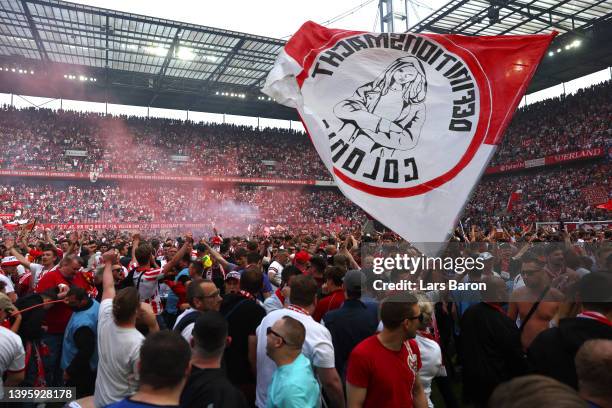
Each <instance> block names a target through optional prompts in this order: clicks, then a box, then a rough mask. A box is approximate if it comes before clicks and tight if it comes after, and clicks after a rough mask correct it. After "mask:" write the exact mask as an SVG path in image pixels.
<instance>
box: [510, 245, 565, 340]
mask: <svg viewBox="0 0 612 408" xmlns="http://www.w3.org/2000/svg"><path fill="white" fill-rule="evenodd" d="M544 266H545V264H544V261H542V260H540V259H539V258H538V257H536V256H535V255H532V254H529V253H526V254H525V255H524V256H523V257H522V266H521V276H522V278H523V282H525V286H521V287H519V288H517V289H515V290H514V291H513V292H512V295H511V296H510V304H509V308H508V317H510V318H511V319H512V320H516V318H517V316H519V317H520V325H519V328H520V331H521V344H522V345H523V349H525V350H527V348H528V347H529V345H530V344H531V342H532V341H533V339H535V338H536V337H537V335H538V334H540V333H541V332H543V331H544V330H546V329H548V328H549V326H550V321H551V320H552V319H553V318H554V317H555V315H556V314H557V311H558V310H559V302H561V301H562V300H563V299H564V297H563V294H562V293H561V292H560V291H559V290H558V289H555V288H552V287H551V279H550V277H549V276H548V274H547V273H546V270H545V269H544Z"/></svg>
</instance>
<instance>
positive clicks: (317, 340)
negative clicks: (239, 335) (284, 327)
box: [255, 309, 335, 408]
mask: <svg viewBox="0 0 612 408" xmlns="http://www.w3.org/2000/svg"><path fill="white" fill-rule="evenodd" d="M283 316H290V317H293V318H294V319H296V320H299V321H300V322H301V323H302V324H303V325H304V327H305V328H306V339H305V341H304V346H303V347H302V353H303V354H304V355H305V356H306V357H307V358H308V359H309V360H310V363H311V364H312V366H313V368H316V367H321V368H334V367H335V360H334V346H333V344H332V337H331V334H330V332H329V330H327V328H325V326H323V325H322V324H320V323H317V322H316V321H315V320H314V319H313V318H312V317H311V316H309V315H306V314H303V313H300V312H297V311H294V310H291V309H279V310H274V311H272V312H270V313H269V314H268V315H267V316H266V317H264V319H263V320H262V321H261V324H260V325H259V327H257V330H256V332H255V333H256V335H257V400H256V402H255V404H256V405H257V406H258V407H259V408H264V407H265V406H266V402H267V399H268V386H269V385H270V382H271V381H272V376H273V375H274V370H276V364H275V363H274V361H272V360H271V359H270V357H268V355H267V354H266V343H267V341H268V340H267V335H266V330H267V328H268V327H271V326H272V325H273V324H274V323H275V322H276V321H277V320H279V319H281V318H282V317H283Z"/></svg>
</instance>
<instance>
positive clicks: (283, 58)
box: [263, 22, 555, 242]
mask: <svg viewBox="0 0 612 408" xmlns="http://www.w3.org/2000/svg"><path fill="white" fill-rule="evenodd" d="M554 36H555V34H554V33H553V34H549V35H529V36H497V37H467V36H460V35H438V34H412V33H403V34H389V33H367V32H358V31H346V30H337V29H328V28H325V27H322V26H320V25H317V24H315V23H313V22H307V23H305V24H304V25H303V26H302V27H301V28H300V29H299V30H298V31H297V32H296V33H295V34H294V35H293V37H292V38H291V40H290V41H289V42H288V43H287V44H286V46H285V48H284V49H283V50H282V51H281V53H280V55H279V56H278V58H277V61H276V64H275V66H274V68H273V69H272V71H271V72H270V74H269V75H268V78H267V81H266V85H265V86H264V89H263V92H264V93H266V94H268V95H269V96H271V97H273V98H274V99H275V100H276V101H277V102H279V103H281V104H284V105H287V106H290V107H293V108H296V109H297V110H298V112H299V114H300V116H301V119H302V121H303V123H304V126H305V128H306V130H307V131H308V133H309V135H310V137H311V139H312V142H313V144H314V146H315V148H316V150H317V152H318V153H319V155H320V156H321V159H322V161H323V162H324V163H325V165H326V167H327V168H328V170H329V171H330V172H331V173H332V174H333V177H334V180H335V182H336V184H337V185H338V187H339V188H340V190H341V191H342V192H343V193H344V194H345V195H346V196H347V197H348V198H349V199H350V200H352V201H353V202H355V203H356V204H357V205H359V206H360V207H362V208H363V209H364V210H365V211H366V212H367V213H369V214H371V215H372V216H373V217H375V218H377V219H378V220H379V221H380V222H382V223H383V224H385V225H386V226H387V227H389V228H391V229H392V230H394V231H395V232H397V233H398V234H400V235H401V236H402V237H403V238H404V239H406V240H408V241H411V242H442V241H444V240H446V238H447V237H448V234H449V233H450V232H451V230H452V229H453V227H454V224H455V222H456V219H457V217H458V216H459V214H460V212H461V211H462V209H463V207H464V205H465V203H466V202H467V200H468V198H469V195H470V192H471V191H472V189H473V188H474V187H475V185H476V183H477V182H478V180H479V179H480V176H481V175H482V173H483V172H484V170H485V168H486V165H487V163H488V162H489V160H490V158H491V157H492V155H493V153H494V152H495V149H496V146H497V145H498V144H499V143H500V142H501V139H502V135H503V132H504V130H505V129H506V127H507V126H508V124H509V122H510V120H511V118H512V115H513V113H514V111H515V109H516V107H517V106H518V104H519V102H520V99H521V97H522V96H523V94H524V93H525V90H526V89H527V86H528V85H529V81H530V80H531V78H532V76H533V75H534V73H535V71H536V68H537V66H538V64H539V62H540V60H541V58H542V56H543V54H544V52H545V51H546V49H547V47H548V45H549V44H550V42H551V41H552V39H553V38H554Z"/></svg>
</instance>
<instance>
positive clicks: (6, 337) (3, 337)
mask: <svg viewBox="0 0 612 408" xmlns="http://www.w3.org/2000/svg"><path fill="white" fill-rule="evenodd" d="M15 310H16V309H15V306H14V305H13V302H11V300H10V299H9V298H8V296H6V295H5V294H4V293H0V322H1V321H4V320H5V319H6V318H7V317H8V314H9V313H11V312H13V311H15ZM5 375H6V380H5V381H4V383H3V381H2V378H3V377H4V376H5ZM24 378H25V350H24V348H23V344H22V342H21V338H20V337H19V336H18V335H17V334H15V333H13V332H12V331H11V330H9V329H7V328H6V327H3V326H0V399H1V398H2V397H3V396H4V388H3V387H15V386H18V385H19V384H20V383H21V382H22V381H23V379H24Z"/></svg>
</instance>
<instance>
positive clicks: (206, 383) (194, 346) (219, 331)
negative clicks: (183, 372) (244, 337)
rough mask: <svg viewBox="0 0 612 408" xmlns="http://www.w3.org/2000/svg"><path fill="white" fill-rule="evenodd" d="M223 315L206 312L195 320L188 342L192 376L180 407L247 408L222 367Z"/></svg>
mask: <svg viewBox="0 0 612 408" xmlns="http://www.w3.org/2000/svg"><path fill="white" fill-rule="evenodd" d="M227 333H228V328H227V321H226V320H225V318H224V317H223V315H222V314H220V313H219V312H215V311H207V312H204V313H202V315H201V316H200V317H199V318H198V320H196V323H195V325H194V328H193V332H192V334H193V338H192V339H191V356H192V357H191V363H192V369H191V374H190V375H189V378H188V380H187V385H186V386H185V389H184V390H183V393H182V395H181V407H182V408H202V407H208V406H213V407H215V408H224V407H227V408H246V407H247V406H248V405H247V403H246V400H245V398H244V395H243V394H242V393H241V392H240V391H239V390H238V389H237V388H236V387H234V386H233V385H232V384H231V383H230V382H229V380H228V379H227V378H226V376H225V370H223V369H222V368H221V360H222V359H223V353H224V351H225V347H226V346H227V345H228V343H229V342H230V339H229V338H228V336H227Z"/></svg>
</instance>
